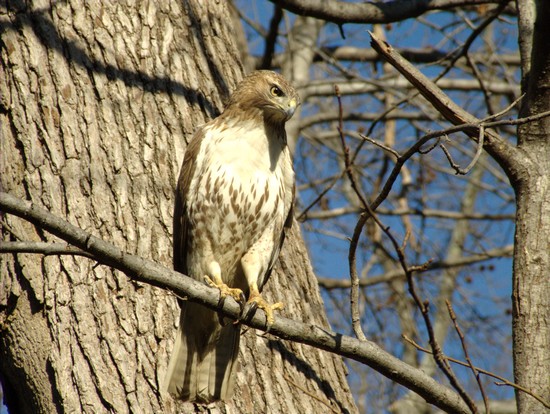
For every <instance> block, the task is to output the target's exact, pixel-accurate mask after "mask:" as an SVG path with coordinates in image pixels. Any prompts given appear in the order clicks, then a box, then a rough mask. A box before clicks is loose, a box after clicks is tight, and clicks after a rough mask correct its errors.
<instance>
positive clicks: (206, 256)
mask: <svg viewBox="0 0 550 414" xmlns="http://www.w3.org/2000/svg"><path fill="white" fill-rule="evenodd" d="M299 104H300V98H299V97H298V94H297V93H296V91H295V90H294V88H293V87H292V86H290V84H289V83H288V82H287V81H286V80H285V79H284V78H283V77H282V76H280V75H278V74H277V73H275V72H271V71H257V72H253V73H252V74H250V75H249V76H247V77H246V78H245V79H244V80H243V81H242V82H241V83H240V84H239V85H238V87H237V89H236V90H235V92H234V93H233V95H232V96H231V98H230V100H229V102H228V104H227V107H226V109H225V111H224V112H223V113H222V114H221V115H220V116H219V117H217V118H216V119H214V120H212V121H210V122H209V123H207V124H206V125H204V126H203V127H202V128H201V129H199V130H198V131H197V133H196V134H195V136H194V137H193V139H192V140H191V142H190V143H189V146H188V148H187V151H186V153H185V158H184V160H183V165H182V168H181V173H180V177H179V180H178V185H177V190H176V202H175V208H174V268H175V269H176V270H177V271H180V272H182V273H185V274H187V275H189V276H191V277H193V278H195V279H198V280H205V281H206V282H207V283H208V284H210V285H212V286H216V287H218V288H219V289H220V297H221V298H223V297H225V296H232V297H234V298H235V299H236V300H238V301H242V300H243V299H244V298H243V295H244V296H246V297H247V298H248V300H247V303H250V304H253V305H254V306H257V307H259V308H261V309H263V310H264V311H265V313H266V318H267V323H268V325H269V324H271V323H273V310H274V309H278V308H280V307H282V304H280V303H277V304H275V305H271V304H269V303H267V302H266V301H265V300H264V299H263V297H262V296H261V293H260V291H261V289H262V287H263V285H264V284H265V282H266V281H267V279H268V277H269V274H270V273H271V269H272V268H273V265H274V264H275V261H276V260H277V257H278V255H279V251H280V249H281V246H282V243H283V240H284V237H285V230H286V229H287V228H289V227H290V225H291V223H292V205H293V201H294V185H295V184H294V170H293V168H292V160H291V157H290V153H289V149H288V147H287V143H286V132H285V122H286V121H288V120H289V119H290V118H291V117H292V115H293V114H294V111H295V109H296V107H297V106H298V105H299ZM241 298H243V299H241ZM181 308H182V309H181V319H180V326H179V332H178V334H177V337H176V343H175V345H174V350H173V354H172V357H171V360H170V363H169V366H168V373H167V377H166V383H165V385H166V387H167V388H168V391H169V392H170V393H171V394H173V395H174V396H176V397H177V398H180V399H183V400H189V401H197V402H205V403H207V402H211V401H216V400H223V399H227V398H229V397H230V396H231V393H232V388H233V382H234V375H233V373H232V372H233V370H234V369H235V365H236V360H237V355H238V353H239V338H240V325H239V324H234V323H232V322H231V321H223V320H220V318H218V316H217V314H216V313H215V312H213V311H211V310H209V309H207V308H205V307H202V306H200V305H198V304H195V303H192V302H185V301H182V302H181Z"/></svg>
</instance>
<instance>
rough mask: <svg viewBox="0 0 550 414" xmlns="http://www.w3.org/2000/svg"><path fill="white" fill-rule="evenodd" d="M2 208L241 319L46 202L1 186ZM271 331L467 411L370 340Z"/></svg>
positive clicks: (260, 319) (283, 324) (310, 330)
mask: <svg viewBox="0 0 550 414" xmlns="http://www.w3.org/2000/svg"><path fill="white" fill-rule="evenodd" d="M0 208H1V209H2V211H4V212H6V213H9V214H14V215H16V216H19V217H21V218H23V219H25V220H27V221H29V222H31V223H33V224H34V225H36V226H38V227H40V228H42V229H44V230H46V231H48V232H50V233H52V234H54V235H56V236H58V237H60V238H62V239H64V240H65V241H67V242H68V243H70V244H73V245H75V246H77V247H79V248H81V249H83V250H86V251H88V252H89V253H90V254H92V255H94V257H95V259H96V260H97V261H98V262H99V263H102V264H105V265H108V266H111V267H114V268H115V269H118V270H120V271H122V272H124V273H125V274H127V275H128V276H130V277H132V278H133V279H135V280H138V281H140V282H144V283H148V284H151V285H153V286H157V287H160V288H163V289H169V290H172V291H173V292H174V293H176V294H177V295H179V296H181V297H186V298H188V300H191V301H193V302H197V303H200V304H202V305H204V306H206V307H208V308H210V309H215V310H217V311H218V312H220V313H222V314H223V315H224V316H227V317H229V318H233V319H235V320H237V319H239V316H240V313H241V310H240V307H239V305H238V304H237V303H236V302H235V301H233V300H226V301H224V303H222V304H221V305H220V304H219V291H218V290H217V289H214V288H211V287H209V286H207V285H205V284H203V283H200V282H198V281H196V280H194V279H192V278H190V277H188V276H185V275H183V274H181V273H178V272H176V271H174V270H171V269H169V268H166V267H164V266H161V265H159V264H158V263H155V262H153V261H151V260H146V259H143V258H141V257H139V256H135V255H131V254H128V253H125V252H123V251H121V250H120V249H118V248H117V247H115V246H114V245H112V244H110V243H108V242H106V241H104V240H102V239H100V238H98V237H95V236H93V235H91V234H89V233H87V232H86V231H84V230H82V229H79V228H78V227H76V226H73V225H72V224H70V223H68V222H66V221H65V220H63V219H61V218H59V217H57V216H54V215H53V214H51V213H49V212H47V211H46V210H44V209H43V208H40V207H37V206H35V205H33V204H32V203H30V202H28V201H24V200H21V199H19V198H17V197H14V196H12V195H10V194H8V193H4V192H0ZM243 323H244V324H245V325H248V326H251V327H253V328H256V329H260V330H262V331H265V316H264V314H263V313H261V312H259V313H256V314H255V315H254V316H253V317H252V318H250V319H249V320H247V321H243ZM270 333H271V334H273V335H275V336H278V337H280V338H283V339H288V340H291V341H295V342H300V343H304V344H308V345H311V346H314V347H317V348H319V349H323V350H326V351H329V352H333V353H336V354H338V355H342V356H344V357H347V358H351V359H353V360H356V361H358V362H361V363H363V364H366V365H368V366H370V367H371V368H373V369H375V370H377V371H378V372H380V373H381V374H382V375H385V376H386V377H388V378H390V379H392V380H394V381H396V382H398V383H400V384H401V385H403V386H405V387H407V388H409V389H411V390H413V391H414V392H416V393H418V394H419V395H421V396H422V397H423V398H424V399H425V400H426V401H427V402H429V403H431V404H434V405H435V406H437V407H439V408H441V409H442V410H444V411H446V412H449V413H466V412H468V408H467V407H466V405H465V404H464V402H463V401H462V400H461V398H460V397H459V396H458V395H457V394H456V393H455V392H453V391H452V390H450V389H449V388H447V387H445V386H442V385H441V384H439V383H438V382H437V381H435V380H434V379H433V378H431V377H429V376H428V375H426V374H424V373H423V372H422V371H421V370H419V369H416V368H413V367H411V366H410V365H408V364H405V363H404V362H402V361H400V360H399V359H398V358H396V357H394V356H393V355H391V354H388V353H387V352H385V351H384V350H382V349H381V348H380V347H379V346H377V345H376V344H374V343H372V342H370V341H359V340H357V339H354V338H351V337H349V336H345V335H341V334H338V333H334V332H331V331H329V330H327V329H324V328H320V327H317V326H314V325H308V324H304V323H301V322H298V321H294V320H291V319H287V318H283V317H280V316H278V317H276V318H275V322H274V324H273V325H272V326H271V329H270Z"/></svg>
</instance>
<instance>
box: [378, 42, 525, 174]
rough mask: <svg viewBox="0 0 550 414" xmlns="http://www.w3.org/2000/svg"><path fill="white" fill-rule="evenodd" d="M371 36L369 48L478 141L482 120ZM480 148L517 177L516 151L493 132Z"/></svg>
mask: <svg viewBox="0 0 550 414" xmlns="http://www.w3.org/2000/svg"><path fill="white" fill-rule="evenodd" d="M370 35H371V45H372V47H373V48H374V49H375V50H376V51H377V52H378V53H380V54H381V55H382V56H383V57H384V58H385V59H386V60H387V61H388V62H389V63H391V64H392V66H394V67H395V68H396V69H397V70H398V71H399V72H400V73H401V74H402V75H403V76H404V77H405V78H406V79H407V80H408V81H409V82H411V84H412V85H414V87H415V88H416V89H418V91H419V92H420V93H421V94H422V96H424V98H426V99H427V100H428V101H429V102H430V103H431V104H432V105H433V106H434V107H435V109H437V110H438V111H439V112H440V113H441V115H443V116H444V117H445V118H446V119H447V120H448V121H449V122H451V123H452V124H454V125H461V124H472V125H473V126H472V127H470V128H466V129H464V132H465V133H466V134H467V135H468V136H470V137H471V138H472V139H473V140H474V141H476V142H477V141H478V137H479V130H480V127H479V125H480V124H481V123H482V121H481V120H479V119H477V118H476V117H475V116H473V115H471V114H470V113H469V112H467V111H465V110H464V109H462V108H461V107H460V106H459V105H457V104H456V103H454V102H453V101H452V100H451V98H449V97H448V96H447V95H446V94H445V93H444V92H443V91H442V90H441V89H440V88H439V87H438V86H437V85H436V84H435V83H433V82H432V81H431V80H430V79H428V78H427V77H426V76H425V75H424V74H423V73H421V72H420V71H419V70H418V69H416V68H415V67H414V66H413V65H411V64H410V63H409V62H408V61H407V60H406V59H405V58H403V57H402V56H401V55H400V54H399V53H398V52H397V51H396V50H395V49H394V48H393V47H392V46H390V45H389V44H388V43H387V42H385V41H381V40H380V39H378V38H377V37H376V36H375V35H374V34H372V33H370ZM483 148H484V149H485V150H486V151H487V152H488V153H489V154H490V155H491V156H492V157H493V158H494V159H495V161H497V162H498V163H499V165H500V166H501V167H502V168H503V169H504V171H505V172H506V174H507V175H508V177H510V178H513V177H515V176H516V175H517V170H518V169H519V168H521V166H520V165H517V163H518V162H517V161H516V158H517V157H516V155H517V151H518V150H517V149H516V148H515V147H513V146H512V145H511V144H509V143H508V142H507V141H506V140H504V139H503V138H502V137H501V136H499V135H498V134H497V133H496V132H495V131H493V130H487V129H486V130H485V142H484V145H483Z"/></svg>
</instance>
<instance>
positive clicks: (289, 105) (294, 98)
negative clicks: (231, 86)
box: [227, 70, 300, 122]
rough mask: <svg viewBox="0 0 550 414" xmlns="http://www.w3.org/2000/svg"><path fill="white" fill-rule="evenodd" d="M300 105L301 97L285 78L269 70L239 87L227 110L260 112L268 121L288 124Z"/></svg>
mask: <svg viewBox="0 0 550 414" xmlns="http://www.w3.org/2000/svg"><path fill="white" fill-rule="evenodd" d="M298 105H300V97H299V96H298V93H297V92H296V90H295V89H294V88H293V87H292V86H291V85H290V84H289V83H288V81H287V80H286V79H285V78H283V77H282V76H281V75H279V74H278V73H275V72H272V71H269V70H258V71H255V72H252V73H251V74H250V75H248V76H247V77H246V78H244V79H243V80H242V82H241V83H240V84H239V85H238V86H237V89H236V90H235V92H233V94H232V95H231V98H230V100H229V103H228V106H227V108H228V109H229V108H235V109H237V110H241V111H247V110H260V111H261V112H263V114H264V116H265V118H267V119H271V120H273V121H276V122H286V121H288V120H289V119H290V118H292V115H294V111H295V110H296V108H297V107H298Z"/></svg>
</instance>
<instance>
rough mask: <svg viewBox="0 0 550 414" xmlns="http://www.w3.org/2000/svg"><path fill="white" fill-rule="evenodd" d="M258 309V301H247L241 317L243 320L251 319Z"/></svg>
mask: <svg viewBox="0 0 550 414" xmlns="http://www.w3.org/2000/svg"><path fill="white" fill-rule="evenodd" d="M257 309H258V304H257V303H256V302H246V303H244V306H243V307H242V308H241V316H239V319H240V320H242V321H249V320H251V319H252V318H253V317H254V314H255V313H256V310H257Z"/></svg>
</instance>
